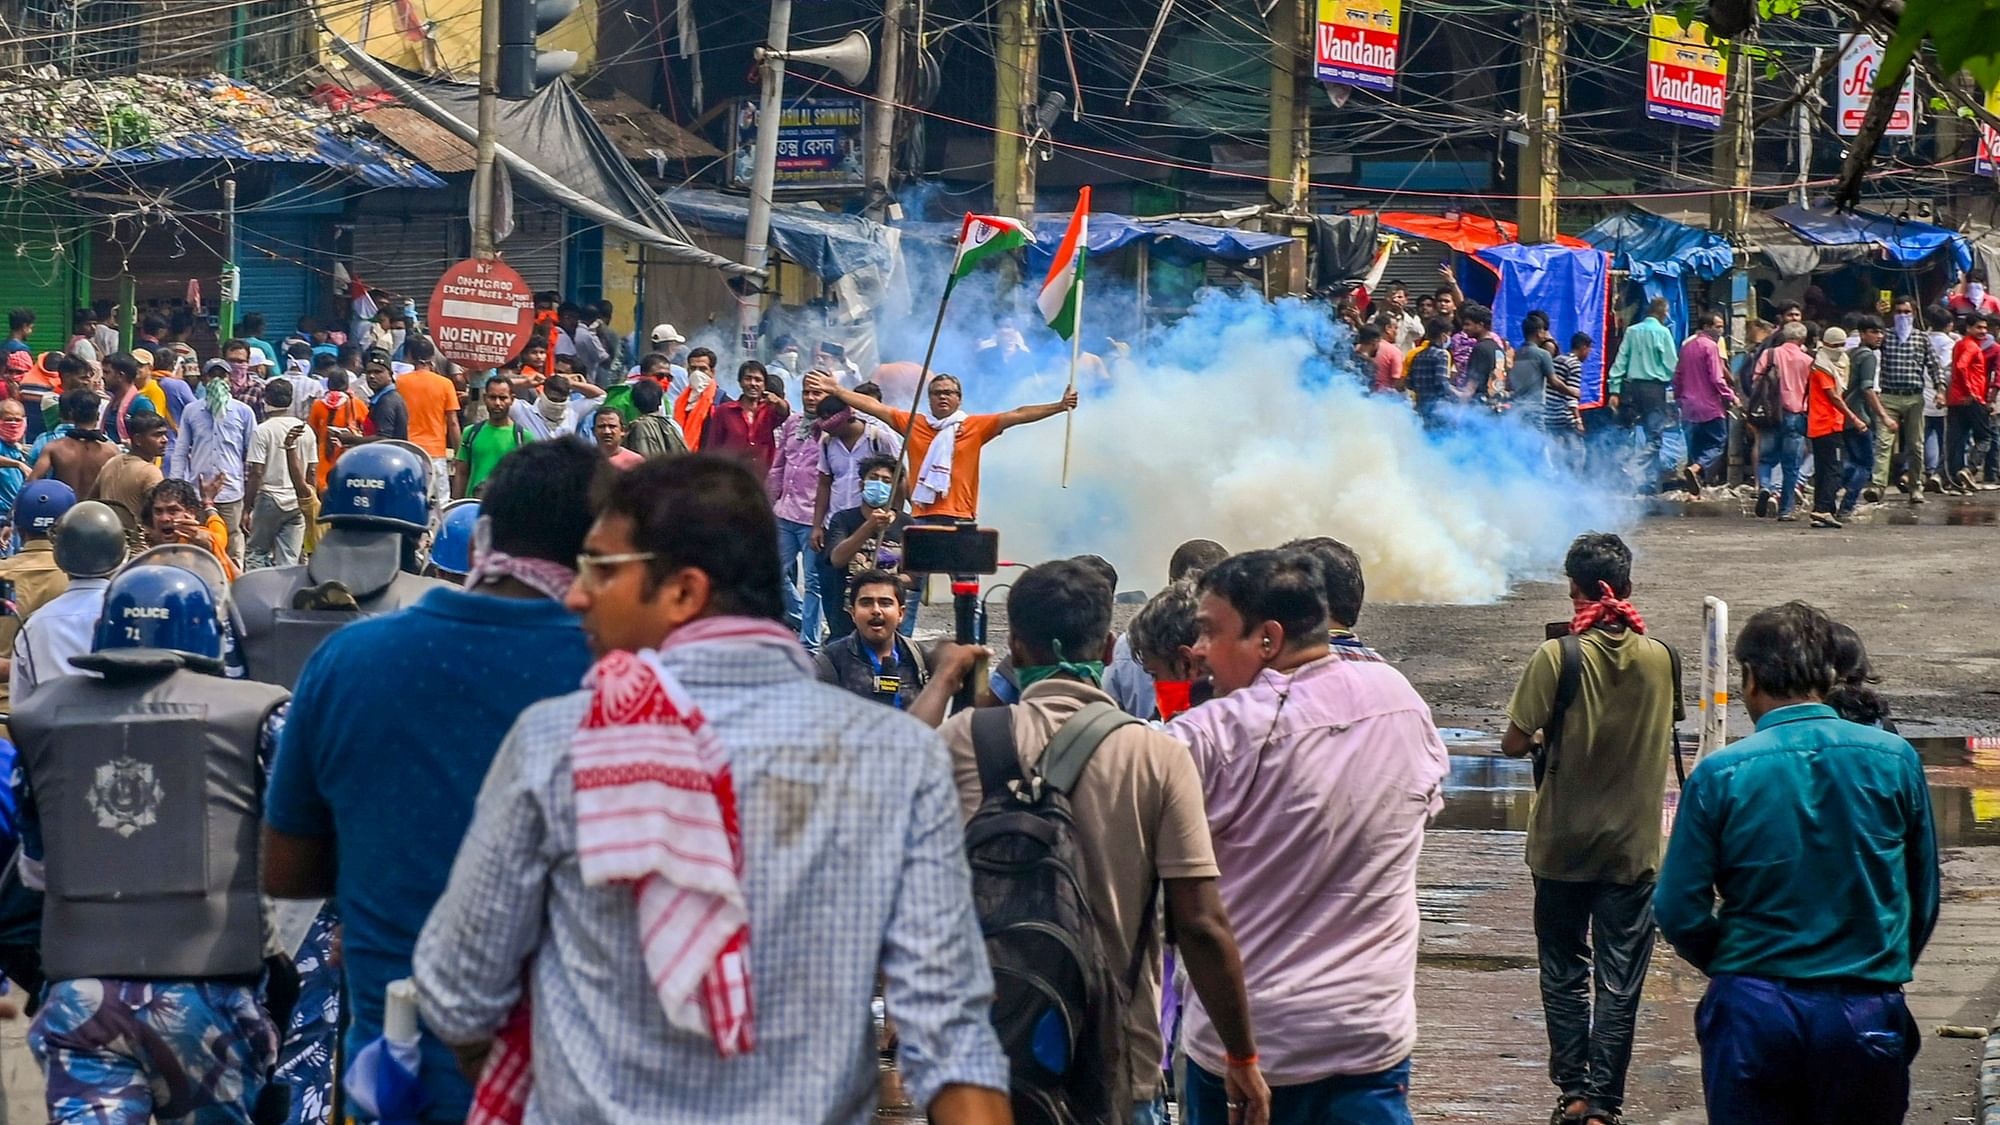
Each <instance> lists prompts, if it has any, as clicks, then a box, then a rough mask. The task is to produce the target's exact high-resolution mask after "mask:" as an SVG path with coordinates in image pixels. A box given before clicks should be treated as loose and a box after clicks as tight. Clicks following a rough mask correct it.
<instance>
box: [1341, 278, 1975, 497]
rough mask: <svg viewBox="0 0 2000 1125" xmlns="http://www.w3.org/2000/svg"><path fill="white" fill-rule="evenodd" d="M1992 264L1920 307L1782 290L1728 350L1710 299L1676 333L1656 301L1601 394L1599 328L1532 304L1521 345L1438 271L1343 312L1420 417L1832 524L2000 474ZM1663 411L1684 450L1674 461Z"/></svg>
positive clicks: (1610, 359)
mask: <svg viewBox="0 0 2000 1125" xmlns="http://www.w3.org/2000/svg"><path fill="white" fill-rule="evenodd" d="M1986 280H1987V279H1986V275H1985V272H1984V271H1983V270H1981V269H1978V268H1975V269H1972V270H1970V271H1968V272H1967V273H1966V275H1965V278H1964V280H1963V281H1962V282H1961V283H1960V284H1959V285H1958V286H1957V287H1955V288H1954V289H1953V290H1951V291H1950V292H1948V293H1947V294H1945V295H1944V297H1943V299H1941V300H1939V301H1938V302H1936V303H1933V304H1931V305H1929V306H1927V307H1924V306H1921V305H1920V302H1919V301H1917V299H1915V298H1913V297H1909V296H1904V297H1894V298H1892V297H1891V296H1890V295H1888V294H1887V293H1885V294H1883V297H1882V299H1881V300H1880V302H1879V303H1878V305H1877V307H1876V308H1875V309H1873V310H1872V311H1870V310H1857V311H1853V312H1848V313H1846V314H1841V315H1837V316H1836V315H1834V314H1831V313H1830V312H1829V311H1828V310H1826V309H1824V308H1822V309H1819V310H1818V313H1819V315H1820V316H1821V317H1822V318H1823V322H1821V323H1815V322H1813V321H1809V320H1807V319H1806V311H1805V308H1804V307H1803V306H1802V305H1801V304H1800V303H1799V302H1797V301H1780V302H1777V303H1776V304H1775V306H1774V311H1773V316H1774V317H1775V320H1774V321H1766V320H1761V319H1753V320H1751V321H1749V322H1748V323H1747V324H1746V325H1744V334H1743V345H1744V346H1742V347H1741V348H1740V349H1738V350H1737V351H1736V352H1735V353H1734V354H1731V352H1730V348H1729V342H1728V339H1727V336H1728V329H1727V319H1726V318H1725V317H1724V315H1723V314H1722V313H1721V312H1719V311H1716V310H1698V311H1696V312H1695V313H1694V315H1693V318H1692V323H1691V325H1690V326H1689V327H1690V329H1691V333H1690V334H1689V335H1688V336H1687V337H1686V338H1685V339H1682V340H1679V341H1676V340H1675V338H1674V333H1673V332H1672V331H1671V330H1670V328H1669V327H1668V325H1669V322H1670V318H1671V309H1670V307H1669V305H1668V303H1667V301H1666V300H1665V299H1663V298H1662V299H1656V300H1654V301H1652V302H1651V303H1650V304H1649V305H1648V306H1647V307H1646V309H1645V310H1644V313H1643V315H1641V316H1639V317H1638V318H1637V319H1635V320H1634V321H1633V322H1632V323H1631V324H1630V325H1629V326H1627V327H1626V328H1625V330H1624V332H1623V334H1622V335H1621V336H1620V337H1619V338H1618V339H1617V340H1616V341H1615V342H1614V343H1615V347H1614V349H1613V351H1612V353H1611V354H1609V355H1606V356H1605V357H1604V358H1603V364H1604V372H1605V374H1604V379H1603V394H1602V396H1601V401H1600V402H1598V403H1584V402H1582V401H1581V395H1582V393H1583V391H1584V381H1583V378H1582V374H1583V370H1584V364H1585V363H1586V362H1588V361H1589V359H1590V357H1591V354H1592V352H1593V351H1595V350H1597V349H1598V348H1599V347H1600V343H1601V342H1600V341H1598V340H1595V339H1593V338H1592V337H1591V335H1590V334H1589V333H1587V332H1578V333H1576V334H1574V335H1573V336H1571V338H1570V339H1569V340H1568V341H1558V340H1557V339H1556V338H1555V337H1554V336H1553V335H1552V334H1551V332H1550V328H1549V317H1548V315H1547V314H1546V313H1543V312H1539V311H1531V312H1529V313H1528V314H1527V315H1526V316H1525V317H1524V318H1523V319H1522V321H1521V324H1520V325H1519V333H1518V336H1519V338H1520V339H1521V341H1522V343H1521V344H1520V345H1519V346H1515V345H1514V344H1512V343H1510V342H1509V340H1508V339H1507V338H1506V337H1505V336H1503V335H1502V334H1501V333H1500V332H1499V331H1497V330H1496V328H1497V327H1498V326H1496V325H1495V324H1494V323H1493V313H1492V310H1490V309H1488V308H1487V307H1485V306H1483V305H1479V304H1472V303H1467V302H1466V301H1465V298H1464V295H1463V293H1461V292H1460V291H1459V289H1458V286H1457V284H1456V282H1453V281H1451V280H1450V276H1449V274H1448V273H1447V274H1446V282H1447V284H1445V285H1443V286H1441V287H1439V288H1438V289H1437V290H1436V292H1435V293H1432V294H1426V295H1424V296H1422V297H1419V298H1418V299H1417V301H1416V303H1415V305H1414V306H1412V304H1411V302H1410V294H1409V290H1408V287H1407V286H1405V285H1404V284H1402V283H1401V282H1393V281H1392V282H1389V283H1387V284H1386V285H1385V286H1384V287H1383V288H1382V291H1381V292H1380V293H1379V294H1377V295H1375V296H1374V298H1373V299H1372V301H1371V302H1370V303H1369V306H1368V307H1367V309H1366V310H1365V312H1364V310H1363V308H1362V307H1361V306H1359V305H1358V304H1357V303H1356V302H1355V301H1353V300H1352V299H1344V300H1343V301H1342V302H1340V303H1339V304H1338V305H1337V307H1336V311H1337V315H1339V317H1340V318H1341V319H1342V320H1343V321H1344V322H1345V323H1346V324H1348V326H1349V327H1350V328H1351V329H1352V331H1353V339H1354V345H1353V349H1354V355H1353V361H1354V363H1355V365H1356V368H1357V370H1358V371H1359V373H1360V376H1361V377H1362V378H1363V380H1364V381H1365V382H1366V384H1367V386H1368V387H1369V389H1370V390H1372V391H1374V392H1376V393H1380V394H1393V395H1404V396H1407V397H1408V398H1409V400H1410V401H1411V403H1412V405H1413V406H1414V407H1415V409H1416V411H1417V413H1418V414H1419V415H1420V416H1422V418H1423V419H1424V422H1425V424H1426V425H1429V426H1434V427H1435V426H1443V425H1449V424H1452V422H1453V421H1454V420H1458V419H1462V418H1463V417H1464V412H1466V411H1472V410H1487V411H1492V412H1496V413H1499V414H1502V415H1504V416H1506V417H1507V418H1509V419H1510V420H1516V421H1518V422H1520V423H1521V424H1523V425H1525V426H1527V427H1529V428H1532V429H1534V430H1538V431H1540V432H1542V433H1544V434H1545V435H1547V437H1548V438H1549V441H1550V445H1551V450H1552V455H1553V456H1554V458H1555V459H1556V461H1557V463H1559V464H1561V465H1562V466H1564V467H1566V468H1569V469H1572V470H1578V471H1586V472H1588V473H1590V474H1592V475H1593V476H1597V477H1600V478H1602V479H1615V480H1622V481H1623V482H1624V483H1625V484H1627V485H1629V486H1630V487H1632V488H1634V489H1636V490H1638V491H1641V492H1646V493H1662V492H1664V493H1674V494H1683V495H1686V496H1688V497H1692V498H1700V497H1703V496H1709V495H1715V494H1716V490H1718V489H1723V488H1729V487H1732V486H1734V487H1739V488H1741V489H1742V491H1743V492H1744V494H1745V497H1746V499H1748V498H1751V497H1754V503H1755V510H1756V513H1757V515H1758V516H1759V517H1766V516H1775V517H1776V518H1777V519H1779V520H1781V521H1784V522H1792V521H1795V520H1797V519H1798V518H1799V517H1798V512H1799V510H1800V509H1801V508H1802V507H1803V506H1805V505H1806V504H1807V502H1808V500H1809V501H1810V505H1811V522H1812V524H1813V526H1815V527H1820V528H1839V527H1841V526H1843V525H1842V522H1841V521H1842V520H1843V519H1845V518H1846V517H1848V516H1851V515H1853V514H1855V513H1856V512H1857V511H1860V510H1863V509H1864V508H1866V507H1868V506H1872V505H1876V504H1879V503H1881V502H1883V501H1884V500H1885V499H1889V498H1892V497H1894V496H1897V495H1900V496H1902V497H1905V498H1907V500H1908V502H1909V503H1912V504H1921V503H1924V501H1925V494H1926V493H1930V494H1933V495H1937V494H1946V495H1953V494H1957V495H1963V494H1967V493H1970V492H1973V491H1975V490H1981V489H1986V488H1991V487H1996V486H2000V442H1996V441H1995V440H1994V435H1995V421H1994V414H1995V411H1996V402H2000V338H1996V334H1995V332H1994V331H1993V329H1994V328H1995V326H1996V324H2000V300H1996V298H1995V297H1994V296H1993V295H1992V294H1990V293H1988V292H1987V291H1986ZM1370 314H1372V315H1370ZM1835 321H1837V323H1835ZM1675 427H1677V428H1678V429H1679V431H1680V436H1681V439H1682V440H1681V442H1680V448H1681V450H1682V453H1681V455H1680V456H1678V457H1675V458H1673V459H1672V460H1671V461H1669V460H1668V459H1667V457H1666V443H1665V441H1664V438H1665V436H1666V434H1667V433H1668V431H1669V429H1671V428H1675Z"/></svg>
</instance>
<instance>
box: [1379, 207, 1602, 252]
mask: <svg viewBox="0 0 2000 1125" xmlns="http://www.w3.org/2000/svg"><path fill="white" fill-rule="evenodd" d="M1353 213H1354V214H1356V215H1365V214H1367V213H1368V212H1366V211H1359V210H1357V211H1355V212H1353ZM1375 219H1376V221H1377V222H1379V223H1381V224H1382V226H1384V227H1386V228H1388V229H1389V230H1392V231H1395V232H1396V233H1397V234H1407V235H1409V236H1410V237H1412V238H1428V239H1430V240H1431V241H1433V242H1442V243H1444V244H1445V245H1446V246H1449V247H1451V248H1452V249H1453V250H1456V251H1458V252H1459V253H1461V254H1476V253H1478V252H1479V251H1481V250H1484V249H1486V248H1487V247H1488V246H1498V245H1500V244H1501V243H1503V242H1519V241H1520V228H1519V227H1517V226H1515V225H1514V224H1513V223H1509V222H1504V221H1500V220H1495V219H1489V218H1486V217H1485V216H1483V215H1464V214H1461V215H1459V216H1458V217H1457V218H1446V217H1445V216H1443V215H1420V214H1417V213H1416V212H1414V211H1383V212H1380V213H1378V214H1377V215H1376V216H1375ZM1556 242H1557V244H1558V245H1562V246H1570V247H1574V248H1576V249H1578V250H1589V249H1591V245H1590V243H1588V242H1585V241H1584V240H1583V239H1581V238H1574V237H1572V236H1570V235H1567V234H1559V235H1557V236H1556Z"/></svg>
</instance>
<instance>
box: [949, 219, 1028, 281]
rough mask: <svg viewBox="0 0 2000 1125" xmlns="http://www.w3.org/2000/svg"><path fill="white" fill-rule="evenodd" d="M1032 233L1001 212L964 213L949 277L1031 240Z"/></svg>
mask: <svg viewBox="0 0 2000 1125" xmlns="http://www.w3.org/2000/svg"><path fill="white" fill-rule="evenodd" d="M1034 240H1035V236H1034V235H1033V234H1030V233H1029V232H1028V225H1027V224H1026V223H1023V222H1022V221H1021V220H1019V219H1009V218H1006V217H1005V216H1001V215H967V216H966V217H965V225H964V226H963V227H960V228H959V231H958V256H957V257H955V258H953V259H952V260H951V279H952V280H953V281H957V280H958V279H959V278H961V277H964V276H965V275H966V274H969V273H971V272H972V271H973V270H974V269H976V268H977V267H978V266H979V263H981V262H983V261H985V260H986V259H988V258H991V257H994V256H995V255H999V254H1005V253H1007V252H1008V251H1009V250H1016V249H1019V248H1020V247H1023V246H1026V245H1027V244H1028V243H1030V242H1033V241H1034Z"/></svg>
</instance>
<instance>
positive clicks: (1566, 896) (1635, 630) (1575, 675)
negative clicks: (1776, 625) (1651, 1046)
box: [1500, 533, 1680, 1125]
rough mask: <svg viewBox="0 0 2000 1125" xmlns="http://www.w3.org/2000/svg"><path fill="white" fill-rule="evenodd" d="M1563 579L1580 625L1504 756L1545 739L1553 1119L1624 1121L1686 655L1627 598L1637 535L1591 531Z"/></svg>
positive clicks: (1539, 887) (1538, 844)
mask: <svg viewBox="0 0 2000 1125" xmlns="http://www.w3.org/2000/svg"><path fill="white" fill-rule="evenodd" d="M1563 570H1564V572H1565V573H1567V574H1568V575H1569V582H1570V586H1569V594H1570V600H1571V602H1572V603H1573V604H1574V606H1575V609H1576V613H1575V616H1574V617H1573V618H1572V619H1571V621H1570V623H1569V625H1568V635H1567V636H1564V637H1560V638H1557V639H1553V640H1549V641H1547V642H1545V643H1544V644H1543V645H1542V647H1541V648H1540V649H1538V650H1537V651H1536V652H1535V655H1534V656H1533V657H1531V658H1530V659H1529V661H1528V667H1527V670H1526V671H1525V672H1523V673H1522V675H1521V683H1520V685H1519V686H1518V687H1516V688H1515V689H1514V699H1513V701H1512V702H1511V703H1509V704H1508V707H1507V717H1508V720H1509V725H1508V728H1507V733H1506V734H1505V736H1503V738H1502V739H1501V743H1500V746H1501V749H1502V750H1503V751H1504V752H1505V753H1506V754H1507V756H1508V757H1512V758H1520V757H1526V756H1527V755H1529V754H1531V753H1533V752H1534V751H1535V750H1536V748H1537V747H1536V742H1535V738H1534V734H1533V732H1535V731H1538V730H1539V731H1541V732H1542V744H1541V751H1542V754H1543V765H1544V769H1545V772H1544V773H1543V775H1542V777H1541V780H1540V782H1539V785H1540V788H1539V789H1538V790H1537V792H1536V794H1535V803H1534V809H1533V811H1532V812H1531V814H1530V816H1529V821H1528V868H1529V870H1531V871H1532V872H1533V873H1534V879H1535V944H1536V947H1537V950H1538V952H1539V953H1540V956H1541V976H1542V1009H1543V1011H1544V1013H1545V1015H1546V1016H1547V1019H1548V1026H1549V1078H1550V1080H1551V1081H1553V1082H1554V1083H1555V1084H1556V1086H1557V1088H1558V1089H1559V1090H1561V1092H1562V1097H1561V1100H1560V1102H1559V1103H1558V1110H1557V1114H1556V1116H1555V1118H1554V1119H1555V1120H1556V1121H1573V1122H1602V1123H1604V1125H1616V1122H1617V1120H1618V1113H1619V1110H1620V1107H1621V1106H1622V1105H1623V1104H1624V1100H1625V1071H1626V1068H1627V1066H1628V1065H1629V1064H1630V1063H1631V1060H1632V1035H1633V1022H1634V1019H1635V1017H1636V1015H1637V1012H1638V1006H1639V988H1640V986H1641V985H1642V984H1643V983H1644V982H1645V979H1646V966H1647V965H1648V964H1649V963H1650V962H1651V960H1652V955H1653V883H1654V881H1655V880H1656V879H1657V877H1658V874H1659V869H1660V807H1661V802H1662V800H1663V799H1664V797H1665V796H1666V785H1667V757H1668V755H1669V754H1671V753H1672V752H1673V724H1674V719H1675V717H1676V716H1677V714H1678V713H1679V709H1680V700H1679V699H1678V698H1677V697H1676V694H1675V690H1674V689H1675V683H1674V680H1675V676H1674V664H1673V662H1674V660H1675V659H1677V658H1676V656H1675V655H1674V652H1673V650H1672V649H1670V648H1668V647H1667V646H1666V645H1664V644H1662V643H1660V642H1659V641H1656V640H1653V639H1652V638H1650V637H1647V636H1646V635H1645V632H1646V624H1645V622H1644V621H1643V620H1642V619H1641V618H1640V617H1639V613H1638V611H1637V610H1635V609H1633V608H1632V605H1631V603H1630V602H1628V601H1627V600H1626V599H1627V598H1630V597H1631V596H1632V552H1631V550H1630V549H1629V548H1627V547H1626V546H1625V542H1624V541H1623V540H1622V539H1620V538H1618V537H1617V536H1616V535H1607V534H1601V533H1592V534H1588V535H1582V536H1579V537H1578V538H1577V540H1576V542H1574V543H1572V544H1570V548H1569V557H1568V558H1567V559H1565V560H1564V562H1563ZM1572 638H1573V639H1572ZM1566 657H1567V659H1566ZM1566 665H1567V667H1565V666H1566ZM1593 973H1594V974H1595V977H1596V986H1597V996H1598V997H1599V1004H1598V1009H1597V1011H1595V1012H1592V1011H1591V1010H1590V986H1591V983H1592V981H1591V978H1592V975H1593Z"/></svg>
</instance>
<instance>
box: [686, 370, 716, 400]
mask: <svg viewBox="0 0 2000 1125" xmlns="http://www.w3.org/2000/svg"><path fill="white" fill-rule="evenodd" d="M714 382H715V379H714V377H712V376H710V375H709V373H708V372H706V371H690V372H688V386H691V387H693V388H694V393H696V394H698V395H701V394H707V393H708V388H709V386H710V385H711V384H713V383H714Z"/></svg>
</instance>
